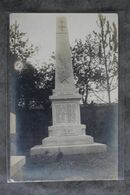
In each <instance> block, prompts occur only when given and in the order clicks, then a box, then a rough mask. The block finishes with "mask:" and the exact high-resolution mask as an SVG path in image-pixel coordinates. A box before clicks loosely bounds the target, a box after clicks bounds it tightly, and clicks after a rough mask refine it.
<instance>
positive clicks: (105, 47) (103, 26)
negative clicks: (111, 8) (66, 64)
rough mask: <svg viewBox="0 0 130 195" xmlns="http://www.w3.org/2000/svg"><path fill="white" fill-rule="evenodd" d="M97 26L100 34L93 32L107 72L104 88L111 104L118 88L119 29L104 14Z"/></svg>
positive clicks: (101, 64) (101, 61) (103, 83)
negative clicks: (114, 92)
mask: <svg viewBox="0 0 130 195" xmlns="http://www.w3.org/2000/svg"><path fill="white" fill-rule="evenodd" d="M97 25H98V27H99V32H95V31H93V33H94V35H95V37H96V38H97V44H98V47H99V54H98V56H99V64H100V66H101V67H102V68H103V69H104V71H105V80H103V82H102V85H101V86H102V88H103V89H104V90H105V91H107V94H108V103H111V92H112V91H113V90H115V89H116V88H117V74H118V67H117V65H118V42H117V36H118V35H117V28H116V25H115V23H114V22H113V23H112V25H111V24H110V22H109V21H108V20H107V19H106V17H105V16H103V15H102V14H99V15H98V21H97Z"/></svg>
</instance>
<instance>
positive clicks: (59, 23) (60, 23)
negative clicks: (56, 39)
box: [56, 16, 68, 33]
mask: <svg viewBox="0 0 130 195" xmlns="http://www.w3.org/2000/svg"><path fill="white" fill-rule="evenodd" d="M67 32H68V30H67V19H66V17H65V16H58V17H57V18H56V33H67Z"/></svg>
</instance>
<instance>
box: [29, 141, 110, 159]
mask: <svg viewBox="0 0 130 195" xmlns="http://www.w3.org/2000/svg"><path fill="white" fill-rule="evenodd" d="M106 149H107V147H106V145H105V144H100V143H96V142H95V143H93V144H82V145H81V144H80V145H69V146H47V147H45V146H43V145H38V146H35V147H33V148H31V156H34V155H37V156H39V155H43V156H57V155H58V154H59V153H62V154H63V155H73V154H87V153H99V152H105V151H106Z"/></svg>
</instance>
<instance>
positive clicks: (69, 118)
mask: <svg viewBox="0 0 130 195" xmlns="http://www.w3.org/2000/svg"><path fill="white" fill-rule="evenodd" d="M55 110H56V112H55V114H56V123H76V104H74V103H73V104H72V103H64V104H56V105H55Z"/></svg>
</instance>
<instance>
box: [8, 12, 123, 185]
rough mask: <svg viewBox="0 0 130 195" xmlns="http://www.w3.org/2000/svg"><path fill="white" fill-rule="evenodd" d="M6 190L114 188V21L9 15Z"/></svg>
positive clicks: (99, 16) (104, 16) (107, 16)
mask: <svg viewBox="0 0 130 195" xmlns="http://www.w3.org/2000/svg"><path fill="white" fill-rule="evenodd" d="M9 20H10V22H9V48H8V50H9V58H8V64H9V67H10V74H9V83H10V85H9V93H10V96H9V97H10V153H9V154H8V155H9V156H10V164H9V173H8V182H19V181H25V182H26V181H27V182H28V181H36V182H37V181H79V180H81V181H84V180H118V179H122V178H123V176H122V177H121V176H120V177H119V176H118V171H119V170H118V66H119V63H118V45H119V43H118V14H116V13H59V14H58V13H57V14H56V13H11V14H10V18H9Z"/></svg>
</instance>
